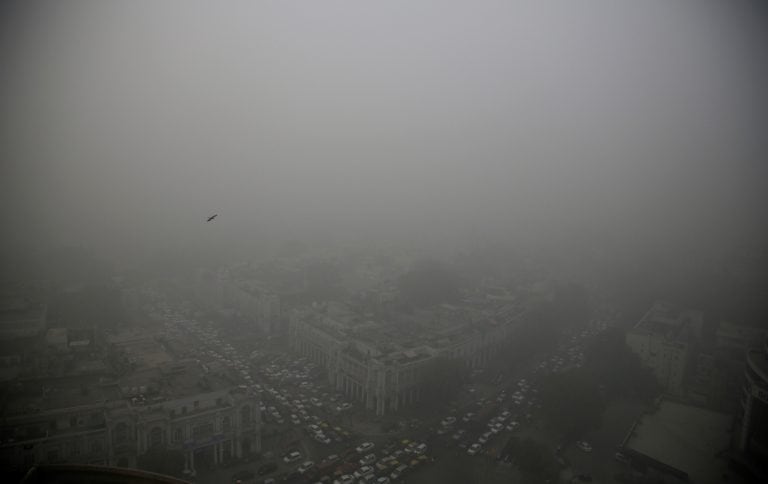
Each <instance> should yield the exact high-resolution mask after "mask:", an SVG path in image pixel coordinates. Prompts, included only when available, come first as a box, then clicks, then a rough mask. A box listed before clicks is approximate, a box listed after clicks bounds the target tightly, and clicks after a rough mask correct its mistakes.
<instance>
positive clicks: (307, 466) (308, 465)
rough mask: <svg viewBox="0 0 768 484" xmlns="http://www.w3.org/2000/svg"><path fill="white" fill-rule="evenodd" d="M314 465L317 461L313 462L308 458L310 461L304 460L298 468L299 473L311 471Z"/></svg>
mask: <svg viewBox="0 0 768 484" xmlns="http://www.w3.org/2000/svg"><path fill="white" fill-rule="evenodd" d="M313 467H315V463H314V462H312V461H311V460H308V461H304V462H302V464H301V465H300V466H299V467H298V468H297V469H296V470H297V471H299V474H305V473H307V471H309V470H310V469H312V468H313Z"/></svg>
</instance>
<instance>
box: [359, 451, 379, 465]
mask: <svg viewBox="0 0 768 484" xmlns="http://www.w3.org/2000/svg"><path fill="white" fill-rule="evenodd" d="M374 462H376V454H368V455H366V456H365V457H363V458H362V459H360V465H361V466H367V465H370V464H373V463H374Z"/></svg>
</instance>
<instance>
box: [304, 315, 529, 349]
mask: <svg viewBox="0 0 768 484" xmlns="http://www.w3.org/2000/svg"><path fill="white" fill-rule="evenodd" d="M522 312H523V308H522V306H520V305H518V304H512V303H509V302H508V301H485V302H484V304H482V305H477V304H469V303H468V304H457V305H449V304H443V305H439V306H435V307H433V308H429V309H423V310H419V311H416V312H414V313H405V312H403V313H391V314H389V315H388V316H387V317H386V319H384V320H372V319H369V318H366V317H363V316H362V315H360V314H358V313H355V312H354V311H353V310H352V309H350V308H349V307H348V306H346V305H344V304H340V303H332V304H325V303H324V304H318V305H314V306H313V307H312V308H309V309H306V310H303V311H300V312H297V314H296V316H297V317H298V318H299V319H300V320H301V321H302V322H304V323H306V324H308V325H310V326H313V327H315V328H317V329H318V330H320V331H322V332H323V333H326V334H328V335H330V336H332V337H333V338H335V339H336V340H338V341H340V342H348V343H352V347H351V348H349V349H348V350H346V351H347V352H348V353H350V354H353V355H354V354H359V355H361V358H364V357H370V358H376V359H380V360H382V361H384V362H409V361H415V360H418V359H423V358H427V357H429V356H432V355H433V354H434V353H435V351H439V350H441V349H444V348H449V347H451V346H454V345H456V344H459V343H461V342H463V341H466V340H467V339H469V338H472V337H475V336H481V335H482V334H483V333H484V332H485V331H486V330H487V329H490V328H492V327H494V326H498V325H500V324H506V323H509V322H510V321H512V320H514V319H515V318H516V317H517V316H519V315H520V314H522Z"/></svg>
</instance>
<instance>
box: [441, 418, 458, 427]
mask: <svg viewBox="0 0 768 484" xmlns="http://www.w3.org/2000/svg"><path fill="white" fill-rule="evenodd" d="M440 423H441V424H442V426H443V427H448V426H450V425H453V424H454V423H456V417H445V418H444V419H443V421H442V422H440Z"/></svg>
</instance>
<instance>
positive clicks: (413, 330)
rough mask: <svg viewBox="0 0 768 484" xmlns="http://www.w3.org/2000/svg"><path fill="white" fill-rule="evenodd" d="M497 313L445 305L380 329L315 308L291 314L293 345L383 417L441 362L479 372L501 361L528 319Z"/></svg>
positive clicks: (513, 309)
mask: <svg viewBox="0 0 768 484" xmlns="http://www.w3.org/2000/svg"><path fill="white" fill-rule="evenodd" d="M492 307H493V310H492V311H489V310H488V309H487V308H483V309H478V308H473V307H458V306H451V305H442V306H439V307H437V308H434V309H431V310H428V311H421V312H419V313H416V314H413V315H405V314H400V315H393V316H392V317H391V318H390V320H388V321H380V322H376V321H371V320H369V319H367V318H366V317H364V316H362V315H359V314H356V313H355V312H354V311H352V310H350V309H349V308H348V307H347V306H345V305H343V304H340V303H335V302H330V303H323V304H317V305H314V306H313V307H312V308H307V309H303V310H295V311H293V312H292V314H291V316H290V317H289V328H288V337H289V344H290V346H291V348H292V350H294V351H295V352H297V353H299V354H301V355H303V356H306V357H307V358H309V359H311V360H312V361H314V362H316V363H317V364H319V365H320V366H321V367H322V368H324V369H325V371H326V372H327V377H328V380H329V381H330V382H331V384H332V385H333V386H334V388H336V390H338V391H339V392H342V393H344V394H345V395H347V396H348V397H350V398H352V399H354V400H356V401H359V402H361V403H363V404H364V406H365V408H367V409H369V410H372V411H375V412H376V414H377V415H384V414H387V413H390V412H395V411H397V410H399V409H401V408H402V407H404V406H407V405H410V404H412V403H414V402H417V401H418V400H419V398H420V386H421V379H420V378H421V375H422V371H423V370H424V369H425V368H426V367H427V365H429V363H430V362H432V361H434V360H435V359H436V358H438V357H446V358H452V359H458V360H461V361H463V362H464V363H465V364H466V365H467V366H468V367H470V368H476V367H480V366H482V365H484V364H485V363H487V362H488V361H489V360H490V358H492V357H493V356H494V355H496V354H497V353H498V352H499V351H500V350H501V349H502V348H503V346H504V344H505V343H506V342H507V341H508V340H509V338H510V337H511V335H512V334H513V332H514V330H515V329H516V328H517V327H518V323H519V322H520V321H522V318H523V315H524V313H525V311H524V310H523V309H522V308H521V307H519V306H515V305H512V304H507V303H496V304H494V305H492Z"/></svg>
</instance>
